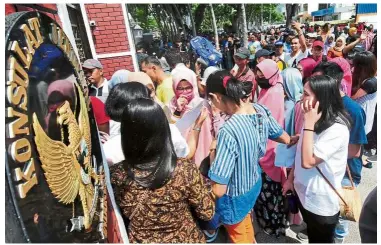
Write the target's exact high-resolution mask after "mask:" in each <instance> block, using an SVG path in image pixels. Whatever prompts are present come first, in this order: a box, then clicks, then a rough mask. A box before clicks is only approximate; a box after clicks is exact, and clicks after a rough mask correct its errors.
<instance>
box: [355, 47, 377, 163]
mask: <svg viewBox="0 0 381 245" xmlns="http://www.w3.org/2000/svg"><path fill="white" fill-rule="evenodd" d="M353 66H354V71H353V83H354V87H353V94H352V97H351V98H352V99H354V100H355V101H356V102H357V103H359V105H360V106H361V107H362V108H363V109H364V111H365V116H366V120H365V122H366V124H365V133H366V134H367V138H368V144H366V145H365V147H364V148H365V150H366V151H367V153H366V155H368V159H367V160H368V162H370V164H369V163H368V164H366V165H364V166H365V167H368V168H371V167H372V164H371V163H373V162H376V160H377V155H376V153H375V152H376V150H377V77H376V74H377V58H376V56H375V55H374V54H373V53H372V52H370V51H364V52H360V53H358V54H356V55H355V57H354V59H353ZM372 151H374V152H372Z"/></svg>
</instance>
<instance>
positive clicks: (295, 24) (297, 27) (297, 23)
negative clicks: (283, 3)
mask: <svg viewBox="0 0 381 245" xmlns="http://www.w3.org/2000/svg"><path fill="white" fill-rule="evenodd" d="M291 27H292V28H294V29H295V30H297V31H300V30H301V28H300V23H299V22H297V21H293V22H292V23H291Z"/></svg>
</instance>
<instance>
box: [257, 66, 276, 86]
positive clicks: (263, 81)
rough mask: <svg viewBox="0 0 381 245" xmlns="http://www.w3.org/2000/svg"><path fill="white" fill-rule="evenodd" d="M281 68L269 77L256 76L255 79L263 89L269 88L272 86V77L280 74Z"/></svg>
mask: <svg viewBox="0 0 381 245" xmlns="http://www.w3.org/2000/svg"><path fill="white" fill-rule="evenodd" d="M278 71H279V69H277V71H276V72H275V73H274V75H272V76H271V77H269V78H265V77H263V78H255V80H256V81H257V83H258V86H259V87H261V89H269V88H271V84H270V79H271V78H273V77H274V76H275V75H276V74H278Z"/></svg>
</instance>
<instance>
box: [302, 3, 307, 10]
mask: <svg viewBox="0 0 381 245" xmlns="http://www.w3.org/2000/svg"><path fill="white" fill-rule="evenodd" d="M303 11H304V12H308V3H305V4H303Z"/></svg>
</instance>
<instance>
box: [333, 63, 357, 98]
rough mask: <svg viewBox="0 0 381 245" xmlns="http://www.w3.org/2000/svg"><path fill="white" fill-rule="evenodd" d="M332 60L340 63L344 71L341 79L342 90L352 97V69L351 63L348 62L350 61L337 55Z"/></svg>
mask: <svg viewBox="0 0 381 245" xmlns="http://www.w3.org/2000/svg"><path fill="white" fill-rule="evenodd" d="M330 62H334V63H336V64H338V65H339V66H340V67H341V69H342V70H343V72H344V75H343V79H342V80H341V90H342V91H343V92H344V93H345V94H346V95H348V96H349V97H351V90H352V71H351V65H350V64H349V63H348V61H347V60H346V59H344V58H341V57H336V58H333V59H332V60H330Z"/></svg>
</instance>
